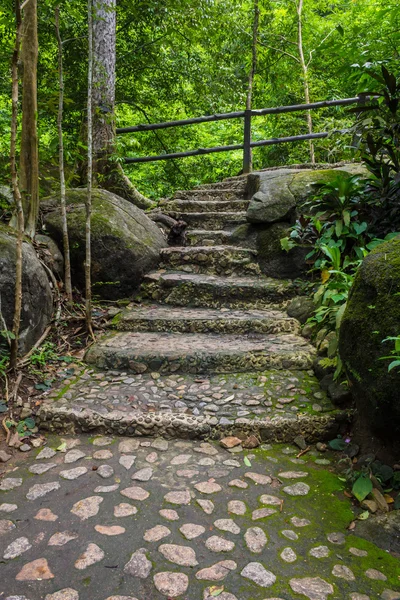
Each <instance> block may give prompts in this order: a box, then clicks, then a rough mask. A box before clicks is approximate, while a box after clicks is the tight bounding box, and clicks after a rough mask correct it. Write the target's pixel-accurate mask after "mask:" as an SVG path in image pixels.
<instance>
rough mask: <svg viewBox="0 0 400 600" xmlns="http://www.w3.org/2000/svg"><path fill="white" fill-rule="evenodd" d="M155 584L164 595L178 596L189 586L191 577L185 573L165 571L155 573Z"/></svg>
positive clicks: (169, 596)
mask: <svg viewBox="0 0 400 600" xmlns="http://www.w3.org/2000/svg"><path fill="white" fill-rule="evenodd" d="M154 585H155V586H156V588H157V590H158V591H159V592H160V594H162V595H163V596H167V597H168V598H176V597H177V596H181V595H182V594H184V593H185V592H186V590H187V588H188V586H189V577H188V576H187V575H185V573H171V572H169V571H164V572H162V573H156V575H154Z"/></svg>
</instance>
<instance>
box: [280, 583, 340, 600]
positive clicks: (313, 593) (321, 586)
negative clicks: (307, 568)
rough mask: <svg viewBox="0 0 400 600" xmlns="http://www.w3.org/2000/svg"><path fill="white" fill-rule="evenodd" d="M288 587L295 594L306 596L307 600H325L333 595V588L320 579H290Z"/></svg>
mask: <svg viewBox="0 0 400 600" xmlns="http://www.w3.org/2000/svg"><path fill="white" fill-rule="evenodd" d="M289 585H290V587H291V588H292V590H293V591H294V592H295V593H296V594H302V595H303V596H307V598H309V600H326V598H327V597H328V596H329V595H330V594H333V591H334V590H333V586H332V585H331V584H330V583H328V582H327V581H325V580H324V579H321V578H320V577H304V578H302V579H291V580H290V581H289Z"/></svg>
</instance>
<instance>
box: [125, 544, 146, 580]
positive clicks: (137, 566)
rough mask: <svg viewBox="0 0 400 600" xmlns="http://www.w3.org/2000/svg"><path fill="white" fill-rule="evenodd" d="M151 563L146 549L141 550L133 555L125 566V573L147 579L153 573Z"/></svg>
mask: <svg viewBox="0 0 400 600" xmlns="http://www.w3.org/2000/svg"><path fill="white" fill-rule="evenodd" d="M151 567H152V565H151V562H150V561H149V559H148V558H147V556H146V550H145V548H139V550H136V552H134V553H133V554H132V555H131V558H130V560H129V562H127V563H126V565H125V566H124V572H125V573H127V574H128V575H131V576H132V577H138V578H139V579H147V577H148V576H149V575H150V571H151Z"/></svg>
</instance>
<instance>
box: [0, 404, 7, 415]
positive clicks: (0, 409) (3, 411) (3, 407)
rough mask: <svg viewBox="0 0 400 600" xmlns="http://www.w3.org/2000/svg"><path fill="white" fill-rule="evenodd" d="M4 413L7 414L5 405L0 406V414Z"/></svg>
mask: <svg viewBox="0 0 400 600" xmlns="http://www.w3.org/2000/svg"><path fill="white" fill-rule="evenodd" d="M5 412H7V405H6V404H0V413H5Z"/></svg>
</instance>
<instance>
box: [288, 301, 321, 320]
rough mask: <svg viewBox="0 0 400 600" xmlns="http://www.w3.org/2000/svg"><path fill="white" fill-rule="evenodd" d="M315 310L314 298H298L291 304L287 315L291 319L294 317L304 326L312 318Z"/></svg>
mask: <svg viewBox="0 0 400 600" xmlns="http://www.w3.org/2000/svg"><path fill="white" fill-rule="evenodd" d="M314 309H315V304H314V301H313V300H312V298H309V297H308V296H296V298H294V299H293V300H292V301H291V302H290V304H289V306H288V308H287V313H288V315H289V317H293V318H294V319H297V320H298V321H300V323H301V324H304V323H305V322H306V321H307V319H309V318H310V317H312V315H313V314H314Z"/></svg>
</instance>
